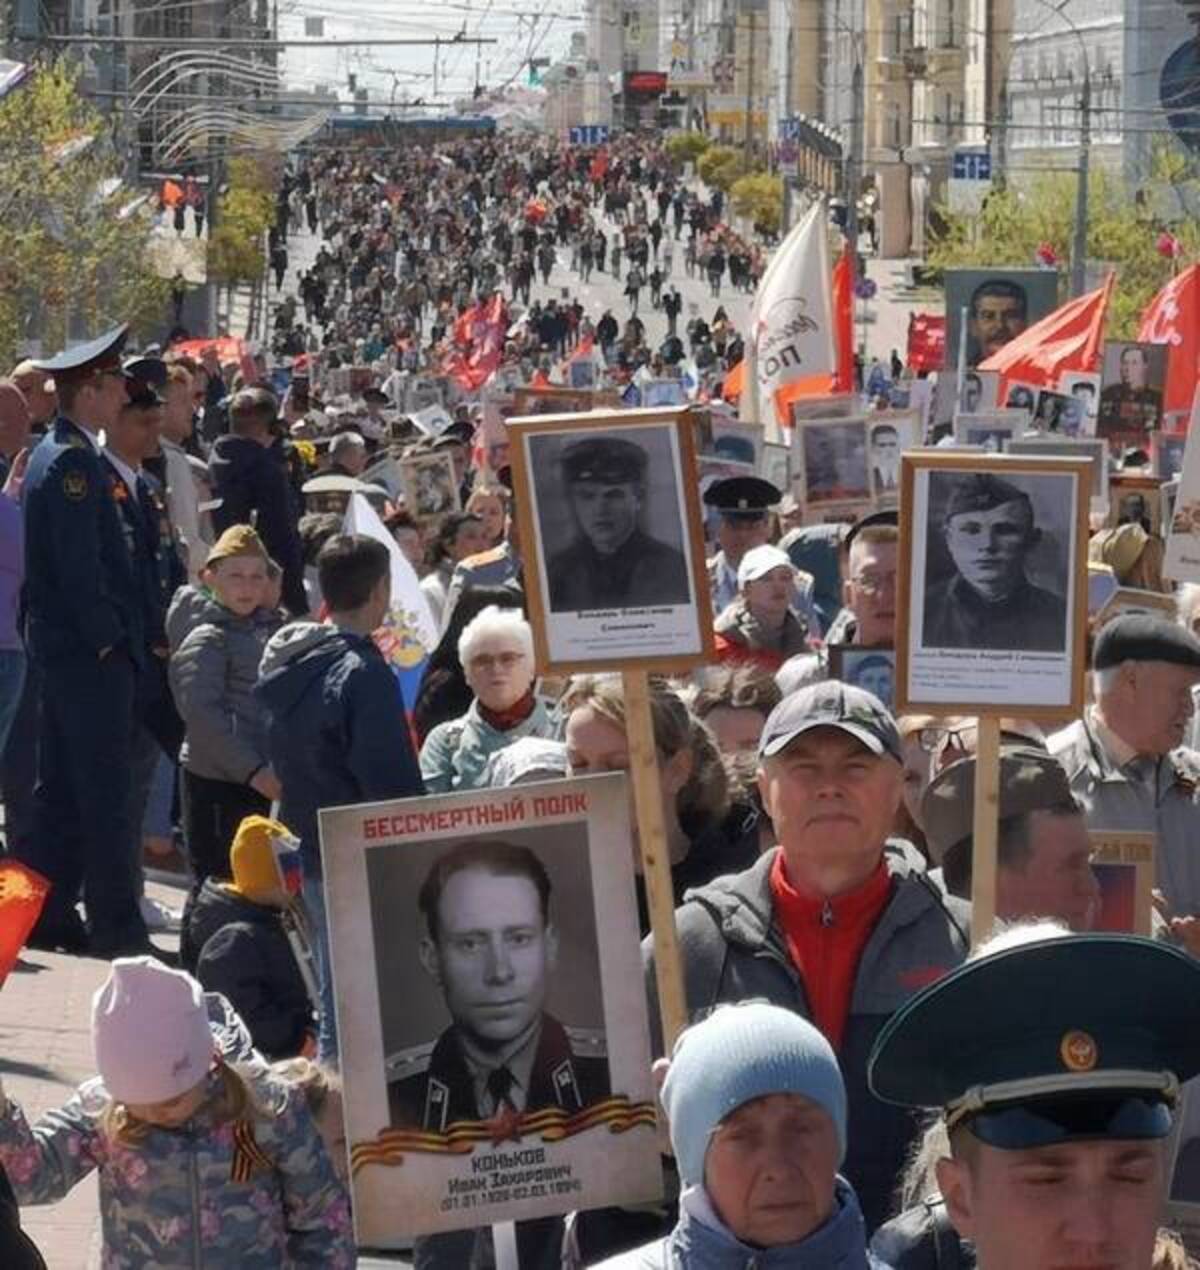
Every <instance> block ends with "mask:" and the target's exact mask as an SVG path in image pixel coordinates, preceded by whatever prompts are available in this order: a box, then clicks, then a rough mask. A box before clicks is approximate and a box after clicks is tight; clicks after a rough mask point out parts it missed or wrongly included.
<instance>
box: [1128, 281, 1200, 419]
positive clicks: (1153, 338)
mask: <svg viewBox="0 0 1200 1270" xmlns="http://www.w3.org/2000/svg"><path fill="white" fill-rule="evenodd" d="M1138 339H1139V340H1140V341H1141V342H1142V343H1143V344H1166V345H1167V346H1168V348H1169V350H1170V351H1169V352H1168V355H1167V383H1166V390H1165V392H1164V393H1163V410H1164V411H1167V412H1171V411H1185V412H1186V411H1189V410H1191V408H1192V394H1193V393H1194V392H1195V391H1196V382H1197V379H1200V264H1197V265H1190V266H1189V267H1188V268H1186V269H1185V270H1184V271H1183V272H1182V273H1181V274H1179V276H1178V277H1176V278H1172V279H1171V281H1170V282H1168V283H1167V285H1166V286H1165V287H1163V289H1162V290H1161V291H1160V292H1159V293H1158V294H1157V295H1156V296H1155V297H1154V299H1153V300H1151V301H1150V303H1149V304H1148V305H1147V306H1146V311H1145V313H1143V314H1142V327H1141V330H1139V331H1138Z"/></svg>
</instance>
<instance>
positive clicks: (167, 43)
mask: <svg viewBox="0 0 1200 1270" xmlns="http://www.w3.org/2000/svg"><path fill="white" fill-rule="evenodd" d="M39 39H41V40H44V41H45V42H46V43H48V44H132V45H139V44H141V45H145V44H152V45H153V46H154V47H155V48H182V49H189V48H194V49H201V48H206V49H211V48H223V49H228V48H245V49H256V50H258V51H259V52H267V53H269V52H270V51H271V50H272V49H322V48H324V49H329V48H334V49H342V48H367V47H372V48H384V47H386V48H393V47H399V46H404V47H418V48H428V47H430V46H431V45H434V46H436V45H442V44H462V45H469V44H470V45H473V44H498V43H499V42H500V41H499V40H497V39H490V38H482V37H479V36H464V35H433V36H427V37H426V38H424V39H409V40H399V39H383V40H380V39H375V38H373V37H369V36H368V37H364V38H363V39H361V40H226V39H221V38H220V37H219V36H214V37H212V38H211V39H207V38H204V37H201V36H187V37H184V38H182V39H168V38H159V37H158V36H156V35H43V36H40V37H39Z"/></svg>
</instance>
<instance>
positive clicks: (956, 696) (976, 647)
mask: <svg viewBox="0 0 1200 1270" xmlns="http://www.w3.org/2000/svg"><path fill="white" fill-rule="evenodd" d="M1091 488H1092V471H1091V460H1089V459H1082V458H1068V457H1060V456H1057V455H1055V456H1053V457H1045V458H1043V457H1041V456H1040V455H1026V454H1021V455H1004V454H986V455H963V454H955V453H953V452H951V453H938V452H936V451H927V450H926V451H917V452H915V453H912V454H906V455H905V456H904V459H903V471H902V484H901V502H900V566H899V582H900V594H899V606H898V613H897V619H896V628H897V647H896V709H897V711H905V712H910V713H924V714H975V715H980V714H1001V713H1003V714H1006V715H1010V716H1012V715H1014V714H1020V715H1028V716H1029V717H1033V718H1044V719H1051V718H1066V717H1068V716H1070V715H1073V714H1077V713H1079V711H1080V710H1082V708H1083V700H1084V695H1083V691H1084V668H1085V646H1084V640H1085V635H1086V627H1087V612H1088V591H1087V541H1088V504H1089V501H1090V495H1091Z"/></svg>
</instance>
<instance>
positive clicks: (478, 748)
mask: <svg viewBox="0 0 1200 1270" xmlns="http://www.w3.org/2000/svg"><path fill="white" fill-rule="evenodd" d="M555 735H556V728H555V724H554V721H553V720H552V719H551V718H550V712H549V711H548V710H547V708H546V703H545V702H544V701H541V700H540V699H539V700H538V701H537V702H535V704H534V707H533V713H532V714H531V715H530V716H529V718H528V719H525V720H524V721H523V722H522V723H518V724H517V726H516V727H515V728H509V730H508V731H507V732H500V731H498V730H497V729H496V728H494V727H492V725H491V724H490V723H488V722H486V721H485V720H484V719H483V718H482V716H481V715H480V713H479V703H478V702H476V701H472V702H471V706H470V709H468V711H467V712H466V714H464V715H461V716H460V717H459V718H457V719H450V720H449V721H448V722H446V723H439V724H438V725H437V727H436V728H434V729H433V731H432V732H430V734H429V735H428V736H427V737H426V738H425V744H424V745H423V746H421V776H422V778H423V779H424V781H425V792H426V793H427V794H449V793H451V792H452V791H454V790H459V789H482V788H484V786H485V781H484V769H485V768H486V767H487V764H488V759H490V758H491V757H492V755H493V754H498V753H499V752H500V751H501V750H502V749H504V748H505V747H506V746H509V745H511V744H512V743H513V742H514V741H516V740H518V739H519V738H521V737H523V736H541V737H554V736H555Z"/></svg>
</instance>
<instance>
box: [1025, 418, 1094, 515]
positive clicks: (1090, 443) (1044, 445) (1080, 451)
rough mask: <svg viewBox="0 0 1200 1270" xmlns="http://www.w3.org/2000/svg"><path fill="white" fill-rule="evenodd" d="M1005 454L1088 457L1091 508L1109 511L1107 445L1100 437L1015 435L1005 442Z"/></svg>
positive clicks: (1092, 509)
mask: <svg viewBox="0 0 1200 1270" xmlns="http://www.w3.org/2000/svg"><path fill="white" fill-rule="evenodd" d="M1004 452H1005V453H1006V454H1041V455H1048V454H1061V455H1062V456H1063V457H1065V458H1079V459H1091V461H1092V487H1091V489H1092V493H1091V504H1090V510H1091V511H1092V512H1093V513H1094V514H1095V515H1098V516H1104V515H1107V514H1108V445H1107V443H1106V442H1105V441H1103V440H1101V439H1100V438H1099V437H1046V436H1038V437H1015V438H1014V439H1013V440H1011V441H1009V442H1008V444H1007V445H1006V446H1005V451H1004Z"/></svg>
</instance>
